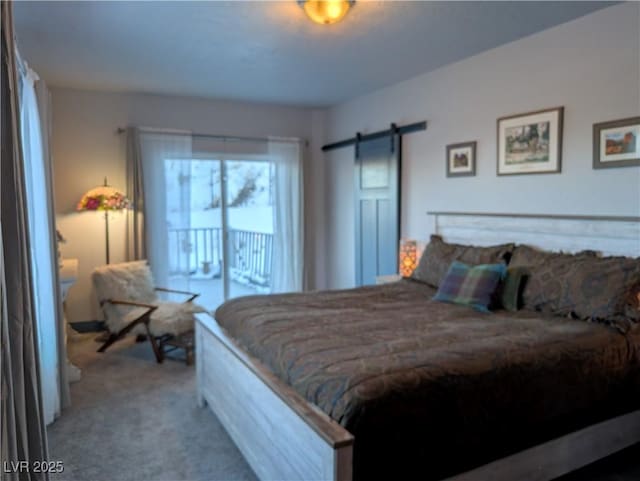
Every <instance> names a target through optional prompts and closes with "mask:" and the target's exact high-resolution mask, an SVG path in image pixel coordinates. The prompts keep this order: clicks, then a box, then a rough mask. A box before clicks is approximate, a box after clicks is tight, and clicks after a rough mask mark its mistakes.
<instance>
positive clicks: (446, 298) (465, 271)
mask: <svg viewBox="0 0 640 481" xmlns="http://www.w3.org/2000/svg"><path fill="white" fill-rule="evenodd" d="M505 272H506V266H505V265H504V264H482V265H479V266H475V267H470V266H468V265H466V264H463V263H462V262H458V261H453V262H452V263H451V266H450V267H449V271H448V272H447V275H446V276H445V277H444V279H443V280H442V282H441V283H440V288H439V289H438V292H437V293H436V295H435V296H434V297H433V300H435V301H441V302H451V303H453V304H462V305H465V306H470V307H473V308H474V309H476V310H478V311H482V312H489V304H490V303H491V298H492V295H493V293H494V292H495V290H496V288H497V287H498V284H499V283H500V280H501V279H502V278H503V277H504V275H505Z"/></svg>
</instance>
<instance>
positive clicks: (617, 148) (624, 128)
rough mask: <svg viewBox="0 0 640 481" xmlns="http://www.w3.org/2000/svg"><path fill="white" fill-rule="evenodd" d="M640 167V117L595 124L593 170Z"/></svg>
mask: <svg viewBox="0 0 640 481" xmlns="http://www.w3.org/2000/svg"><path fill="white" fill-rule="evenodd" d="M630 165H640V117H632V118H630V119H622V120H613V121H611V122H601V123H598V124H593V168H594V169H608V168H610V167H628V166H630Z"/></svg>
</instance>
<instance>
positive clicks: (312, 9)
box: [298, 0, 356, 25]
mask: <svg viewBox="0 0 640 481" xmlns="http://www.w3.org/2000/svg"><path fill="white" fill-rule="evenodd" d="M354 3H356V2H355V0H298V5H300V6H301V7H302V9H303V10H304V11H305V13H306V14H307V16H308V17H309V18H310V19H311V20H313V21H314V22H316V23H319V24H321V25H330V24H332V23H336V22H339V21H340V20H342V18H343V17H344V16H345V15H346V14H347V12H348V11H349V9H350V8H351V6H352V5H353V4H354Z"/></svg>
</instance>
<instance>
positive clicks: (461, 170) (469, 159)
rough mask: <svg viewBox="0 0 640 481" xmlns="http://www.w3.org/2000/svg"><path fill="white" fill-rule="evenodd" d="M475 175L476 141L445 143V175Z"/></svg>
mask: <svg viewBox="0 0 640 481" xmlns="http://www.w3.org/2000/svg"><path fill="white" fill-rule="evenodd" d="M467 175H476V142H475V141H474V142H462V143H459V144H451V145H447V177H464V176H467Z"/></svg>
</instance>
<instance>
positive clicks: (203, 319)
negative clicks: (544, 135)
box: [196, 212, 640, 481]
mask: <svg viewBox="0 0 640 481" xmlns="http://www.w3.org/2000/svg"><path fill="white" fill-rule="evenodd" d="M428 217H429V220H430V224H431V232H432V233H438V234H440V235H442V236H443V237H444V238H445V240H448V241H451V242H460V243H466V244H475V245H491V244H498V243H503V242H510V241H512V242H518V243H526V244H529V245H534V246H537V247H540V248H545V249H550V250H564V251H569V252H576V251H580V250H583V249H594V250H598V251H601V252H602V253H603V254H607V255H627V256H634V257H637V256H640V218H639V217H613V216H607V217H602V216H601V217H586V216H546V215H518V214H474V213H463V212H461V213H446V212H430V213H428ZM196 317H197V323H196V370H197V384H198V393H197V395H198V404H199V405H200V406H205V405H209V407H210V408H211V409H212V410H213V412H214V413H215V414H216V415H217V417H218V419H219V420H220V422H221V423H222V424H223V425H224V427H225V428H226V430H227V432H228V433H229V435H230V436H231V438H232V439H233V440H234V442H235V443H236V445H237V446H238V448H239V449H240V451H241V452H242V453H243V454H244V456H245V458H246V460H247V461H248V463H249V464H250V465H251V467H252V468H253V469H254V471H255V472H256V474H257V475H258V477H259V478H260V479H263V480H272V479H278V480H284V479H290V480H318V479H323V480H335V481H349V480H351V478H352V452H353V442H354V438H353V436H352V435H351V434H350V433H349V432H348V431H347V430H346V429H344V428H343V427H342V426H340V425H339V424H337V423H336V422H335V421H333V420H332V419H331V418H330V417H329V416H327V415H326V414H325V413H324V412H322V411H321V410H320V409H319V408H317V407H316V406H314V405H313V404H311V403H309V402H308V401H306V400H305V399H304V398H303V397H302V396H300V395H299V394H297V393H296V392H295V391H294V390H293V389H292V388H291V387H289V386H287V385H286V384H285V383H284V382H282V381H280V380H279V379H278V378H277V377H276V376H275V375H274V374H273V373H271V371H269V370H268V369H267V368H266V367H265V366H263V365H262V364H261V363H260V362H259V361H257V360H256V359H255V358H253V357H251V356H249V355H248V354H247V353H246V352H244V351H243V350H242V349H240V348H239V347H238V346H237V345H236V343H235V342H234V341H233V340H232V339H230V338H229V337H228V336H227V335H226V334H225V332H224V331H223V330H222V329H221V328H220V326H218V324H217V323H216V321H215V320H214V319H213V318H212V317H211V316H209V315H207V314H197V315H196ZM636 442H640V410H637V411H633V412H631V413H629V414H626V415H623V416H618V417H616V418H613V419H610V420H607V421H605V422H601V423H598V424H595V425H592V426H588V427H586V428H584V429H581V430H579V431H576V432H573V433H570V434H567V435H565V436H562V437H560V438H557V439H554V440H551V441H549V442H546V443H543V444H540V445H538V446H534V447H532V448H530V449H526V450H524V451H521V452H519V453H516V454H514V455H512V456H508V457H506V458H503V459H499V460H497V461H494V462H492V463H489V464H487V465H484V466H481V467H479V468H476V469H474V470H472V471H469V472H467V473H462V474H459V475H456V476H454V477H452V478H450V479H451V480H457V481H482V480H509V481H512V480H527V481H537V480H540V481H543V480H549V479H552V478H554V477H557V476H561V475H563V474H566V473H568V472H571V471H573V470H575V469H578V468H580V467H582V466H584V465H586V464H589V463H591V462H593V461H595V460H597V459H600V458H602V457H604V456H608V455H609V454H612V453H614V452H616V451H619V450H621V449H624V448H625V447H627V446H630V445H632V444H634V443H636Z"/></svg>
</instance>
